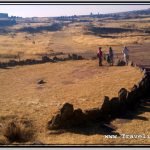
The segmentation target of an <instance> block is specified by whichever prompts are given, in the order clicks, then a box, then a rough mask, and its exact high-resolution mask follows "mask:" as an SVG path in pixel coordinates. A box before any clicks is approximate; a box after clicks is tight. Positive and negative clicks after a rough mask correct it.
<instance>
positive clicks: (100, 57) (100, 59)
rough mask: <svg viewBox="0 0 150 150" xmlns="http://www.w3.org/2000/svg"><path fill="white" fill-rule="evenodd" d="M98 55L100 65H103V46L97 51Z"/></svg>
mask: <svg viewBox="0 0 150 150" xmlns="http://www.w3.org/2000/svg"><path fill="white" fill-rule="evenodd" d="M97 57H98V59H99V66H102V57H103V53H102V48H101V47H99V50H98V53H97Z"/></svg>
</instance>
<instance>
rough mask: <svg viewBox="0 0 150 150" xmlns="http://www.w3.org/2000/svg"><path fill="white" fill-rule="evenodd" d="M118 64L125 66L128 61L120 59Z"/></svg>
mask: <svg viewBox="0 0 150 150" xmlns="http://www.w3.org/2000/svg"><path fill="white" fill-rule="evenodd" d="M116 65H117V66H125V65H126V63H125V61H123V60H120V59H119V60H118V61H117V63H116Z"/></svg>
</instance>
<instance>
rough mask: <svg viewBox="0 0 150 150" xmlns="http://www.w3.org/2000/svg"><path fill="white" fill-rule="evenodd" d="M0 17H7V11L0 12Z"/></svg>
mask: <svg viewBox="0 0 150 150" xmlns="http://www.w3.org/2000/svg"><path fill="white" fill-rule="evenodd" d="M0 18H8V14H7V13H0Z"/></svg>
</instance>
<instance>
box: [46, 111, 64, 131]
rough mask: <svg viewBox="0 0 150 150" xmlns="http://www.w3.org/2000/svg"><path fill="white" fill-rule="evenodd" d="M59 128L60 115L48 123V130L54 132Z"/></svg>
mask: <svg viewBox="0 0 150 150" xmlns="http://www.w3.org/2000/svg"><path fill="white" fill-rule="evenodd" d="M60 127H61V115H60V114H57V115H56V116H53V118H52V119H51V120H50V121H49V122H48V129H51V130H55V129H59V128H60Z"/></svg>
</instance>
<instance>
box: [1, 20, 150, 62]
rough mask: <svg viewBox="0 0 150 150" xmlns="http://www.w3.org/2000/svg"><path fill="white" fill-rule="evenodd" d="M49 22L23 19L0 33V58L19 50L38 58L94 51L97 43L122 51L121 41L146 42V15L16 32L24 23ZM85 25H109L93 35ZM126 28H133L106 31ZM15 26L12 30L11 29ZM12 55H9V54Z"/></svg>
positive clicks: (22, 55)
mask: <svg viewBox="0 0 150 150" xmlns="http://www.w3.org/2000/svg"><path fill="white" fill-rule="evenodd" d="M47 25H48V23H34V24H32V23H31V24H30V25H27V24H25V23H22V24H18V25H14V26H12V27H9V28H8V29H9V30H10V32H9V33H7V34H1V35H0V45H1V48H0V56H1V57H0V60H1V61H7V60H9V59H14V56H15V55H17V54H18V52H22V54H21V58H22V59H26V58H39V57H40V56H41V55H44V54H50V53H54V52H64V53H84V54H85V53H86V54H88V53H90V54H91V53H92V54H93V53H95V52H96V51H97V49H98V47H99V46H102V47H103V50H104V51H107V50H108V48H109V46H113V48H114V50H115V52H121V50H122V47H123V46H124V45H128V46H130V45H143V44H145V43H149V41H150V37H149V33H145V32H144V30H148V29H149V27H150V24H149V18H145V19H133V20H132V19H128V20H118V21H116V20H115V21H114V20H109V19H108V20H100V21H99V20H96V19H95V20H93V22H92V23H83V22H78V23H76V22H75V23H70V24H68V25H67V26H65V25H64V27H63V28H62V30H59V31H56V32H50V31H43V32H37V33H28V32H17V31H16V30H17V29H21V28H24V27H39V26H47ZM88 26H94V27H105V28H108V29H107V30H108V31H107V32H106V33H105V34H99V35H96V34H95V33H92V32H91V31H89V30H88ZM110 27H111V28H125V29H131V30H133V29H134V30H135V31H130V32H121V33H117V32H116V33H109V28H110ZM14 30H15V31H14ZM11 57H12V58H11Z"/></svg>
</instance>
